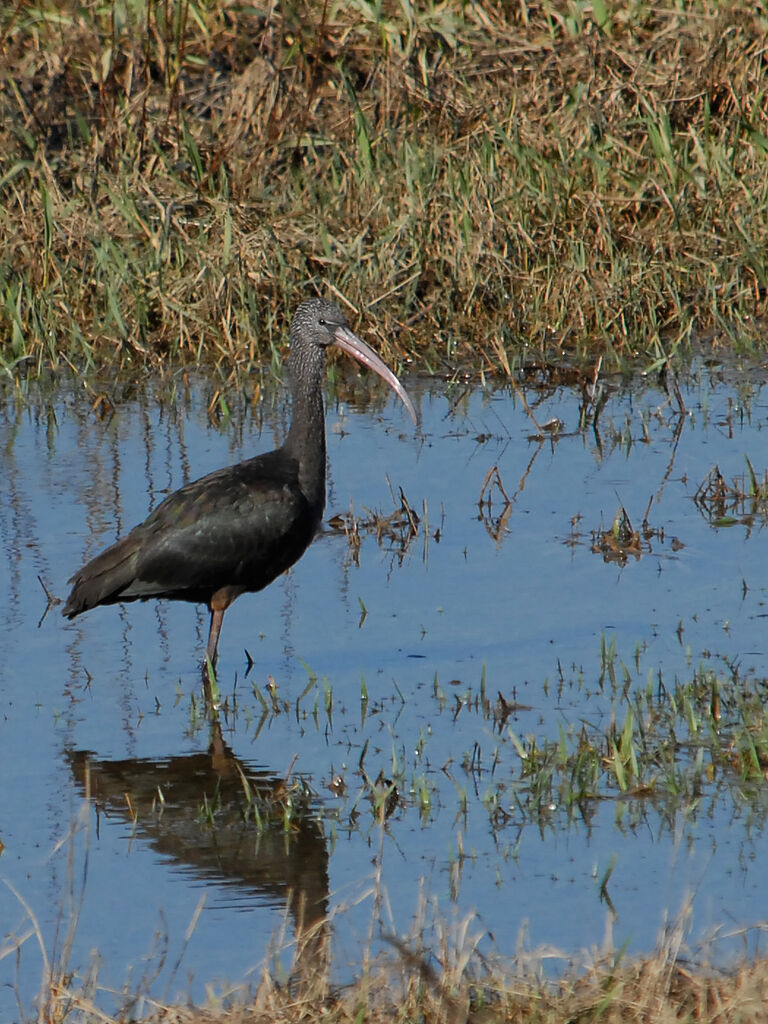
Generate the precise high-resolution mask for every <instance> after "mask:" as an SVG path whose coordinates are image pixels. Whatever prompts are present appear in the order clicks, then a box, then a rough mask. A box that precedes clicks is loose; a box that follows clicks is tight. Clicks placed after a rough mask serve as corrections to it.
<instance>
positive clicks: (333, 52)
mask: <svg viewBox="0 0 768 1024" xmlns="http://www.w3.org/2000/svg"><path fill="white" fill-rule="evenodd" d="M766 27H768V19H766V16H765V14H764V12H763V10H762V8H761V7H760V6H759V5H758V6H754V5H753V6H747V5H743V4H740V3H724V4H718V3H714V2H703V3H685V4H683V3H666V4H660V5H659V4H655V5H652V6H651V5H648V4H646V3H641V2H632V3H628V4H618V5H615V6H614V5H610V4H605V3H603V2H602V0H600V2H599V3H598V2H594V3H586V2H582V0H574V2H569V3H565V2H562V3H560V2H558V3H550V2H546V3H540V4H538V3H537V4H530V3H525V2H524V3H520V4H504V3H499V2H484V3H459V2H458V0H447V2H445V3H440V4H435V3H431V2H430V3H424V4H411V3H395V2H391V3H390V2H387V3H373V2H368V0H352V2H349V3H337V2H330V0H328V2H325V3H309V2H302V0H292V2H289V3H285V4H279V5H275V4H268V5H264V6H263V7H259V6H253V5H248V4H242V3H240V2H239V0H238V2H235V0H225V2H223V3H220V2H217V3H212V2H206V0H177V2H172V3H163V4H160V3H156V2H153V0H118V2H114V3H104V2H98V0H91V2H88V3H75V2H73V0H63V2H62V0H58V2H56V3H54V2H52V0H39V2H35V0H15V2H12V3H9V4H5V5H3V10H2V13H0V53H1V54H2V59H3V69H4V70H3V73H2V75H1V76H0V110H2V117H1V118H0V196H1V197H2V201H1V202H0V225H1V227H0V232H1V234H2V238H3V245H2V247H1V250H0V323H1V324H2V338H3V341H2V343H1V344H0V360H2V365H4V366H5V367H6V368H8V369H11V370H12V369H13V368H14V367H18V366H20V365H22V366H24V367H25V368H26V369H27V370H29V369H30V368H32V367H36V368H38V369H40V368H43V367H45V366H48V365H53V366H56V365H58V364H60V363H61V362H62V361H71V362H72V363H74V364H75V365H77V366H78V367H83V366H86V367H87V366H89V365H91V364H93V363H97V364H103V363H107V364H108V365H109V366H110V367H115V366H123V365H129V366H130V365H134V364H136V363H142V362H145V361H150V362H152V363H156V362H158V361H165V360H168V359H183V360H203V361H206V362H213V361H216V362H219V361H223V362H224V363H225V365H226V366H227V367H231V366H238V367H245V366H249V365H251V364H252V363H253V362H254V361H261V360H263V359H264V358H265V356H269V355H270V351H271V348H270V346H272V345H274V344H275V343H276V342H277V340H278V339H280V338H282V326H283V320H282V315H283V311H285V310H287V309H291V308H294V306H295V304H296V302H297V299H298V298H299V297H302V296H303V295H305V294H306V293H307V292H311V291H312V290H314V289H315V288H325V287H328V288H330V289H331V290H332V291H333V293H334V295H335V296H336V297H338V298H340V299H342V300H343V301H344V302H346V303H348V305H349V306H350V307H351V309H352V310H354V311H355V313H359V315H360V317H361V321H362V322H361V323H360V325H359V326H360V327H361V328H362V329H368V330H371V329H375V330H376V331H377V332H379V333H380V336H381V339H382V340H383V339H386V343H387V344H390V345H391V346H392V349H391V350H390V352H388V353H387V355H389V356H393V355H396V356H398V357H400V358H406V357H414V358H417V359H420V360H422V361H423V362H424V363H425V364H426V365H427V366H428V367H432V368H436V367H440V368H444V367H455V366H457V365H458V366H461V367H467V366H469V367H471V368H472V369H473V370H480V371H481V372H485V373H490V372H499V371H501V372H504V373H506V372H510V371H511V370H512V369H513V368H514V366H515V365H516V364H518V363H519V361H520V360H521V359H522V353H523V351H525V352H526V353H527V358H529V359H533V360H535V361H537V362H539V361H544V362H546V363H549V362H555V361H561V360H562V359H563V358H567V359H570V360H575V361H581V362H589V363H594V362H595V361H596V360H597V359H598V358H599V357H602V358H603V363H602V366H603V369H604V370H605V371H608V372H612V371H614V370H616V369H617V368H625V367H626V366H627V365H628V364H629V363H630V362H631V361H633V360H634V359H635V358H637V359H639V360H640V362H641V363H642V365H643V366H645V367H647V366H648V365H649V364H661V363H663V362H665V361H666V360H668V358H669V357H670V356H672V355H674V354H675V352H676V350H677V349H678V348H679V346H680V345H681V343H683V342H687V341H688V340H689V339H691V337H692V336H694V337H696V338H701V337H702V336H704V337H706V338H707V340H708V342H716V341H717V340H718V339H719V338H723V337H724V338H725V340H726V341H728V342H731V341H732V340H733V339H734V338H735V337H737V336H738V337H739V338H741V339H743V341H744V343H746V344H749V343H750V341H754V342H755V343H757V341H758V339H759V338H760V336H761V335H762V334H763V333H764V332H763V331H762V327H761V326H760V323H759V321H760V318H761V317H763V316H764V314H765V307H766V284H767V283H768V281H767V278H768V271H767V269H766V256H765V254H766V251H768V230H767V225H766V218H765V210H766V208H768V105H766V102H765V65H766V56H765V50H764V38H765V31H766Z"/></svg>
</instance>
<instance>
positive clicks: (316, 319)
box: [291, 299, 416, 423]
mask: <svg viewBox="0 0 768 1024" xmlns="http://www.w3.org/2000/svg"><path fill="white" fill-rule="evenodd" d="M329 345H338V347H339V348H340V349H342V350H343V351H344V352H346V353H347V354H348V355H350V356H352V358H353V359H356V360H357V361H358V362H359V363H362V364H363V366H367V367H368V369H369V370H373V371H374V373H377V374H378V375H379V376H380V377H381V378H382V380H385V381H386V382H387V384H389V386H390V387H391V388H392V390H393V391H394V392H395V393H396V394H397V395H398V396H399V398H400V400H401V401H402V403H403V405H404V406H405V408H406V409H407V410H408V415H409V416H410V417H411V419H412V420H413V422H414V423H416V410H415V409H414V407H413V402H411V400H410V398H409V397H408V392H407V391H406V390H405V388H404V387H403V385H402V384H401V383H400V381H399V380H398V379H397V377H396V376H395V375H394V373H392V371H391V370H390V369H389V367H388V366H387V365H386V364H385V363H384V362H382V360H381V359H380V358H379V357H378V356H377V355H376V353H375V352H374V351H373V349H372V348H370V347H369V346H368V345H366V343H365V342H364V341H363V340H362V338H358V336H357V335H356V334H355V333H354V331H352V330H351V329H350V326H349V324H348V323H347V318H346V317H345V316H344V314H343V313H342V311H341V310H340V309H339V307H338V306H337V305H336V304H335V303H334V302H329V301H328V299H307V300H306V301H305V302H302V304H301V305H300V306H299V308H298V309H297V310H296V313H295V315H294V317H293V320H292V321H291V363H292V364H294V372H295V368H296V367H297V366H298V365H300V364H301V363H303V362H304V361H305V360H306V359H307V358H309V359H311V355H310V353H311V352H312V351H313V350H314V351H315V352H317V351H318V350H319V351H320V352H324V351H325V349H326V348H327V347H328V346H329Z"/></svg>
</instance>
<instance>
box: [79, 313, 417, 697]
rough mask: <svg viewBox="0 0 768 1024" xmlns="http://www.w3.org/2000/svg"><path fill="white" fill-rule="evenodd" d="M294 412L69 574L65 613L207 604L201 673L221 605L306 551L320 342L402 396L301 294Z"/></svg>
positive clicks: (335, 317) (321, 484) (314, 520)
mask: <svg viewBox="0 0 768 1024" xmlns="http://www.w3.org/2000/svg"><path fill="white" fill-rule="evenodd" d="M290 342H291V345H290V353H289V355H288V359H287V361H286V366H287V368H288V370H289V372H290V376H291V393H292V397H293V414H292V419H291V426H290V429H289V431H288V436H287V438H286V439H285V443H284V444H283V445H282V447H280V448H278V449H276V451H273V452H267V453H266V454H264V455H257V456H256V457H255V458H253V459H247V460H246V461H245V462H240V463H238V464H237V465H236V466H230V467H228V468H226V469H219V470H217V471H216V472H215V473H209V474H208V475H207V476H204V477H202V478H201V479H200V480H196V481H194V483H190V484H187V485H186V486H185V487H182V488H180V489H179V490H178V491H176V492H175V493H174V494H171V495H170V496H169V497H167V498H166V499H165V501H163V502H162V504H160V505H158V507H157V508H156V509H155V510H154V512H152V513H151V514H150V515H149V516H148V517H147V518H146V519H145V520H144V522H143V523H140V524H139V525H138V526H136V527H134V528H133V529H132V530H131V532H130V533H129V534H127V536H125V537H123V538H122V539H121V540H118V541H117V542H116V543H115V544H113V545H112V546H111V547H109V548H107V549H106V551H103V552H102V553H101V554H100V555H97V557H96V558H94V559H93V560H92V561H90V562H88V564H87V565H85V566H83V568H82V569H81V570H80V571H79V572H77V573H75V575H74V576H73V577H72V579H71V580H70V581H69V582H70V583H72V584H73V587H72V593H71V594H70V595H69V598H68V599H67V603H66V604H65V605H64V608H63V611H62V614H63V615H66V616H67V617H68V618H70V619H72V618H74V617H75V616H76V615H79V614H80V613H81V612H84V611H87V610H88V609H89V608H95V607H96V606H97V605H100V604H115V603H117V602H121V601H136V600H147V599H148V598H170V599H172V600H182V601H193V602H197V603H205V604H207V605H208V607H209V608H210V610H211V628H210V632H209V634H208V646H207V649H206V661H205V662H204V663H203V675H204V678H205V679H206V681H207V678H208V676H207V671H206V668H207V665H208V663H210V665H211V666H213V665H214V664H215V661H216V650H217V647H218V642H219V633H220V631H221V623H222V620H223V618H224V612H225V611H226V610H227V608H228V607H229V606H230V605H231V604H232V602H233V601H234V600H235V599H236V598H237V597H239V596H240V594H243V593H245V592H246V591H257V590H262V589H263V588H264V587H266V586H268V585H269V584H270V583H271V582H272V581H273V580H274V579H275V578H276V577H278V576H279V575H280V574H281V573H283V572H285V571H286V569H289V568H290V567H291V566H292V565H293V564H294V562H296V561H298V559H299V558H301V556H302V555H303V554H304V552H305V551H306V549H307V548H308V547H309V545H310V543H311V542H312V539H313V538H314V536H315V533H316V532H317V530H318V527H319V526H320V521H321V519H322V515H323V508H324V506H325V458H326V456H325V411H324V409H323V395H322V387H323V378H324V372H325V350H326V348H327V347H328V346H329V345H338V346H339V348H341V349H343V350H344V351H345V352H347V353H349V355H351V356H353V357H354V358H355V359H357V360H358V361H359V362H361V363H362V364H363V365H364V366H367V367H369V368H370V369H371V370H374V371H375V372H376V373H378V375H379V376H380V377H382V378H383V379H384V380H385V381H386V382H387V384H389V386H390V387H391V388H392V389H393V390H394V391H395V392H396V393H397V394H398V395H399V396H400V398H401V400H402V402H403V404H404V405H405V407H406V409H407V410H408V412H409V414H410V416H411V418H412V419H413V422H414V423H416V413H415V410H414V408H413V404H412V402H411V400H410V398H409V397H408V395H407V393H406V391H405V388H404V387H403V386H402V384H401V383H400V381H399V380H398V379H397V377H396V376H395V375H394V373H392V371H391V370H390V369H388V367H387V366H385V364H384V363H383V362H382V361H381V359H379V357H378V356H377V355H376V353H375V352H373V351H372V350H371V349H370V348H369V347H368V346H367V345H366V344H365V342H364V341H362V340H361V339H360V338H358V337H357V335H356V334H354V333H353V332H352V331H351V330H350V328H349V326H348V324H347V321H346V318H345V316H344V314H343V313H342V312H341V310H340V309H339V308H338V307H337V306H336V305H334V303H332V302H328V301H326V300H325V299H309V300H308V301H306V302H302V304H301V305H300V306H299V308H298V310H297V311H296V315H295V316H294V318H293V321H292V323H291V331H290Z"/></svg>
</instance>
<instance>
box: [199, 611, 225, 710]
mask: <svg viewBox="0 0 768 1024" xmlns="http://www.w3.org/2000/svg"><path fill="white" fill-rule="evenodd" d="M211 605H212V606H211V628H210V629H209V630H208V646H207V647H206V649H205V659H204V660H203V692H204V694H205V701H206V703H207V704H211V703H212V702H213V690H214V687H215V685H216V652H217V650H218V646H219V633H221V624H222V622H223V621H224V612H225V610H226V608H219V607H214V606H213V602H211Z"/></svg>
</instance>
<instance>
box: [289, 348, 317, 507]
mask: <svg viewBox="0 0 768 1024" xmlns="http://www.w3.org/2000/svg"><path fill="white" fill-rule="evenodd" d="M289 368H290V369H291V393H292V395H293V410H292V416H291V426H290V429H289V431H288V437H287V438H286V439H285V444H284V446H283V447H284V450H285V451H286V453H287V454H288V455H290V456H291V457H292V458H294V459H296V461H297V462H298V464H299V486H300V487H301V490H302V492H303V493H304V495H305V497H306V498H307V501H308V502H309V504H310V506H311V507H312V508H313V509H314V510H315V512H316V514H317V515H318V517H319V516H320V515H322V511H323V508H324V507H325V458H326V456H325V408H324V406H323V376H324V369H325V360H324V359H322V360H321V361H319V365H317V366H313V367H312V368H311V371H312V372H309V373H308V372H307V368H304V371H303V372H297V369H296V368H294V367H290V364H289Z"/></svg>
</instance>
